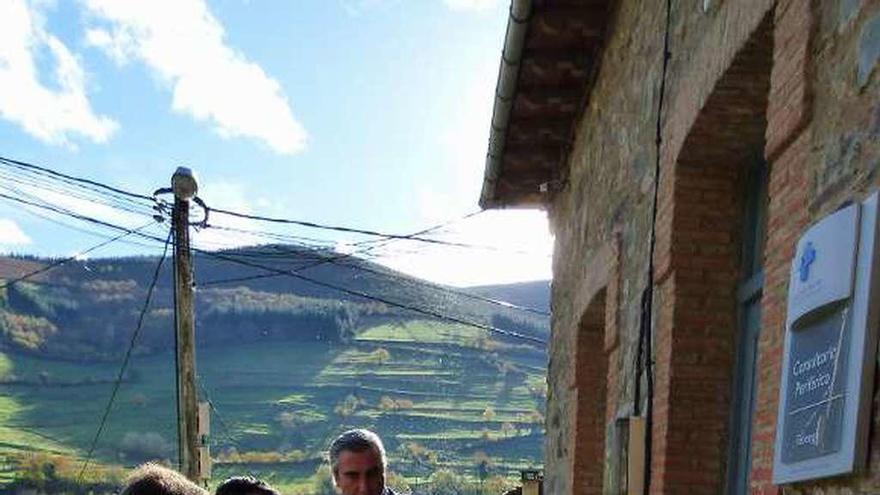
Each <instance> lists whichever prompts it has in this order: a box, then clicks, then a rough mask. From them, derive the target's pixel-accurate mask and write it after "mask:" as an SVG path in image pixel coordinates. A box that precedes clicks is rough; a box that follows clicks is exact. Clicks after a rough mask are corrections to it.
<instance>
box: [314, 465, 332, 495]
mask: <svg viewBox="0 0 880 495" xmlns="http://www.w3.org/2000/svg"><path fill="white" fill-rule="evenodd" d="M312 487H313V488H314V492H313V493H314V495H336V484H335V483H334V482H333V474H332V473H331V472H330V466H329V465H327V464H321V465H320V466H318V469H317V470H316V471H315V475H314V476H312Z"/></svg>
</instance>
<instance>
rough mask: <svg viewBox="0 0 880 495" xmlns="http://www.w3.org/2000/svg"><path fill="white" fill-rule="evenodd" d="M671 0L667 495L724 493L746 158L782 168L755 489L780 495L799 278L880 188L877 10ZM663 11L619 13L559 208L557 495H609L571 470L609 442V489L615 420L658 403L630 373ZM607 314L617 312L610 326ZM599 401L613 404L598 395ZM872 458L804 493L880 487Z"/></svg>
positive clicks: (765, 320)
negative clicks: (781, 421)
mask: <svg viewBox="0 0 880 495" xmlns="http://www.w3.org/2000/svg"><path fill="white" fill-rule="evenodd" d="M672 3H673V4H674V8H673V10H672V12H671V18H670V25H671V31H670V34H671V37H670V51H671V55H672V56H671V59H670V61H669V66H668V71H667V75H666V85H667V86H666V92H665V109H664V113H663V118H662V120H661V122H662V136H663V141H662V147H661V152H660V156H661V160H660V186H659V210H658V215H657V245H656V249H655V252H654V263H655V272H654V287H653V290H654V298H655V304H654V310H655V312H654V315H653V321H654V335H653V340H654V354H653V357H654V359H655V362H656V370H655V371H656V376H655V380H656V381H655V390H654V392H655V395H654V403H653V405H654V425H653V437H652V439H653V441H652V456H651V457H652V483H651V492H652V493H707V494H709V493H713V494H714V493H722V492H723V490H724V478H725V474H726V464H727V462H726V459H725V453H726V448H727V441H728V439H727V431H726V428H727V423H726V420H727V418H726V414H727V410H728V409H729V404H728V401H729V396H730V373H731V367H732V364H731V363H732V358H731V356H732V352H733V346H734V345H735V339H734V335H733V334H734V332H735V323H734V322H735V306H734V302H733V296H732V293H731V291H732V290H733V287H734V286H735V285H734V284H735V276H736V266H737V261H738V258H737V256H738V249H739V244H738V242H739V240H738V218H739V216H738V215H739V214H738V211H739V210H738V208H739V204H738V203H737V198H738V196H737V191H739V190H740V188H741V186H740V184H741V179H742V170H744V168H745V167H746V166H747V162H748V160H754V159H760V156H761V155H763V157H764V159H765V160H766V161H767V163H768V164H769V166H770V179H769V183H770V184H769V195H770V203H769V209H768V210H769V211H768V216H769V220H768V229H769V233H768V237H767V248H766V251H765V259H764V272H765V285H764V293H763V298H762V303H761V304H762V330H761V340H760V343H759V347H760V351H759V356H758V380H757V381H758V383H757V387H758V389H757V404H756V411H755V422H754V429H753V432H752V434H753V440H752V459H753V461H752V471H751V480H750V486H751V490H752V492H753V493H779V492H780V488H779V487H775V486H773V485H772V482H771V478H772V462H773V440H774V435H775V421H776V412H777V401H778V383H779V376H780V370H779V362H780V357H781V345H782V337H783V324H784V320H785V298H786V291H787V287H786V284H787V281H788V266H789V263H790V261H791V258H792V256H793V254H794V242H795V239H797V237H799V236H800V234H801V232H802V231H803V229H804V228H805V227H806V226H807V225H809V224H810V223H811V222H813V221H814V220H816V219H818V218H819V217H820V216H822V215H824V214H826V213H827V212H829V211H833V210H834V209H835V208H837V207H838V206H839V205H840V204H841V203H842V202H843V201H846V200H851V199H853V200H854V199H860V198H861V197H864V195H865V194H866V193H867V192H868V191H870V190H873V189H874V188H876V187H878V185H880V174H878V173H877V172H878V170H880V139H878V138H880V70H877V69H876V67H875V66H876V65H877V64H878V58H880V2H878V1H869V0H861V1H860V0H841V1H839V2H818V1H810V0H779V1H778V2H771V1H769V0H725V1H720V0H713V1H708V2H703V1H702V0H701V1H693V2H672ZM704 5H706V6H707V8H706V9H704V8H703V6H704ZM665 16H666V11H665V2H661V1H658V2H641V1H637V0H629V1H627V0H622V1H621V2H619V5H618V7H617V8H616V11H615V13H614V16H613V17H612V20H611V23H610V25H609V27H608V29H609V31H608V36H607V41H606V46H605V48H604V53H603V56H602V62H601V68H600V70H599V72H598V74H597V78H596V81H595V83H594V86H593V88H592V90H591V93H590V97H589V101H588V104H587V106H586V108H585V110H584V112H583V116H582V118H581V120H580V121H579V123H578V127H577V132H576V139H575V143H574V145H573V148H572V152H571V155H570V158H569V169H568V170H567V173H566V177H567V181H566V186H565V188H564V189H563V190H562V191H561V192H559V193H558V194H557V195H556V196H555V197H554V198H553V201H552V203H551V204H550V206H549V209H550V219H551V224H552V228H553V231H554V234H555V235H556V248H555V255H554V282H553V338H552V341H551V351H550V366H549V374H548V382H549V387H548V391H549V395H548V409H547V436H546V445H545V447H546V448H545V455H546V459H545V488H546V489H547V493H559V494H563V493H599V491H598V488H597V487H596V483H595V480H596V476H598V475H597V474H596V473H595V472H592V471H591V472H590V473H581V474H577V473H575V470H576V469H577V471H578V472H580V468H579V466H582V465H585V464H584V456H587V455H589V456H590V457H593V456H595V455H596V454H595V453H593V452H592V451H591V450H590V449H593V448H594V447H595V446H597V445H599V446H601V447H602V448H604V449H605V456H604V457H605V462H604V465H603V466H602V473H603V476H604V486H605V490H606V492H607V491H608V490H609V487H611V486H613V485H614V484H615V483H616V480H615V478H614V473H617V472H619V471H620V468H621V466H620V463H621V461H622V459H621V458H620V456H619V455H617V454H619V452H617V451H616V450H615V449H617V448H618V447H617V446H616V442H615V441H613V440H614V439H615V438H616V435H617V432H616V431H615V421H614V419H615V418H617V417H623V416H627V415H629V414H632V412H633V411H634V410H636V409H639V410H642V411H644V409H645V405H646V404H645V403H644V400H645V397H644V393H642V397H641V401H640V403H638V404H637V403H636V401H635V397H634V390H635V376H634V375H635V366H634V363H635V355H636V351H637V343H638V336H639V321H640V298H641V292H642V290H643V289H644V287H645V284H646V283H647V269H648V256H649V246H650V235H651V225H652V216H653V215H652V214H653V209H652V206H653V193H654V167H655V161H656V157H657V147H656V143H655V133H656V127H655V126H656V120H657V107H658V100H659V89H660V78H661V72H662V42H663V34H664V28H665V20H666V17H665ZM755 150H757V155H758V156H757V157H755V156H753V155H751V154H752V153H754V152H755ZM600 300H601V301H602V302H601V303H598V304H597V301H600ZM597 308H603V309H604V311H605V315H604V318H597V317H596V315H595V312H596V311H597ZM587 321H588V322H591V323H590V324H589V325H585V322H587ZM596 322H604V328H597V323H596ZM584 332H592V333H591V334H589V335H584ZM600 334H601V335H602V336H603V338H599V337H598V335H600ZM590 356H594V357H595V362H593V361H591V360H590ZM585 363H586V364H585ZM596 363H604V365H605V366H606V368H605V370H604V373H605V375H606V383H605V384H604V386H601V387H600V386H595V387H590V386H589V384H590V383H591V381H595V380H596V379H597V378H596V376H597V373H598V372H597V370H600V369H601V367H600V366H597V365H596ZM713 370H714V371H713ZM579 377H580V378H579ZM641 385H642V390H643V391H644V382H642V384H641ZM603 388H604V389H605V397H594V398H592V399H591V398H590V397H589V393H590V391H591V390H595V391H601V390H602V389H603ZM875 390H876V387H875ZM585 394H587V395H585ZM713 399H714V401H713ZM591 400H592V401H591ZM877 401H880V398H878V399H877V400H875V409H874V411H875V421H874V423H875V425H878V426H880V424H878V423H880V419H877V418H878V416H880V414H877V413H876V410H877V407H876V406H877V404H876V402H877ZM600 407H601V408H604V409H605V410H606V418H605V424H604V438H602V434H601V428H596V427H595V424H594V423H592V422H590V421H587V420H583V419H582V418H580V416H579V411H580V412H584V411H594V412H593V413H591V416H590V418H594V417H596V415H595V410H596V408H600ZM579 418H580V419H579ZM578 425H582V426H581V427H580V428H579V427H578ZM875 430H876V427H875ZM872 435H874V433H872ZM695 447H699V448H695ZM579 449H580V450H579ZM578 452H580V455H578ZM870 455H871V469H869V470H868V472H867V473H865V474H862V475H858V476H852V477H848V478H838V479H834V480H829V481H824V482H821V483H814V484H799V485H796V486H792V487H789V488H788V492H790V493H837V492H838V491H840V490H844V489H848V490H850V491H849V492H846V493H851V492H854V493H876V492H878V491H880V474H878V473H880V440H878V439H876V437H875V438H872V441H871V452H870ZM596 460H597V459H588V460H587V461H586V462H595V461H596Z"/></svg>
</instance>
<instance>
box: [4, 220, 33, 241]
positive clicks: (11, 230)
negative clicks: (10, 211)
mask: <svg viewBox="0 0 880 495" xmlns="http://www.w3.org/2000/svg"><path fill="white" fill-rule="evenodd" d="M30 243H31V238H30V237H28V235H27V234H25V233H24V231H23V230H21V227H19V226H18V224H17V223H15V222H13V221H12V220H10V219H8V218H0V245H5V246H10V245H24V244H30Z"/></svg>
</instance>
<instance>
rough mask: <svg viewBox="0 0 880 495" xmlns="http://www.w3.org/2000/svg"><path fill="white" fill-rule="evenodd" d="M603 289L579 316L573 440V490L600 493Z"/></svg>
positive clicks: (604, 392)
mask: <svg viewBox="0 0 880 495" xmlns="http://www.w3.org/2000/svg"><path fill="white" fill-rule="evenodd" d="M606 293H607V290H606V288H605V287H603V288H602V289H601V290H600V291H599V292H598V293H596V295H595V296H594V297H593V299H592V301H590V304H589V305H588V306H587V309H586V311H584V314H583V316H582V318H581V321H580V324H579V325H578V329H577V337H576V340H575V376H574V378H575V384H574V387H575V389H574V396H575V407H574V411H575V414H574V420H573V421H572V424H573V426H574V442H573V444H572V447H573V456H572V470H571V473H572V493H573V494H574V495H582V494H583V495H587V494H599V493H602V483H603V478H604V461H605V428H606V422H605V417H606V411H607V400H608V397H607V395H608V394H607V392H608V383H607V376H608V356H607V355H606V354H605V353H604V352H602V349H603V348H604V344H605V322H606V318H605V312H606V307H607V304H606Z"/></svg>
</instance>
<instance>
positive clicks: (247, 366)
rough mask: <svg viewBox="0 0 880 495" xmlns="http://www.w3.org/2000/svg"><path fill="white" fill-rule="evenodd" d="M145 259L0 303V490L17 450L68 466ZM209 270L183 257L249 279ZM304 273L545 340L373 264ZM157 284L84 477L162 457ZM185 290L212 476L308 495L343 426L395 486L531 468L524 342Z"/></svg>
mask: <svg viewBox="0 0 880 495" xmlns="http://www.w3.org/2000/svg"><path fill="white" fill-rule="evenodd" d="M261 249H269V248H261ZM273 249H274V248H273ZM264 253H265V251H261V253H260V254H261V255H262V254H264ZM28 261H29V262H30V263H33V261H34V260H28ZM37 261H38V262H39V261H40V260H37ZM155 261H156V260H154V259H149V258H137V259H122V260H96V261H88V262H85V263H82V262H77V263H72V264H70V265H67V266H64V267H62V268H60V269H58V270H53V271H52V272H49V276H46V277H43V278H41V279H39V280H37V281H36V282H35V283H30V284H28V283H22V284H16V285H14V286H11V287H9V288H8V289H7V291H6V292H5V293H4V294H2V299H0V327H2V328H0V329H2V340H0V345H2V352H3V353H2V354H0V438H2V441H0V457H2V459H0V461H4V462H0V466H2V467H3V468H5V471H3V472H0V483H2V482H4V481H5V482H11V481H12V480H14V479H16V478H20V477H21V471H22V469H23V468H22V459H27V458H28V455H27V454H25V453H27V452H34V451H39V452H53V453H59V454H64V455H66V456H69V457H71V458H82V456H84V454H85V452H86V451H87V450H88V448H89V445H90V443H91V440H92V437H93V435H94V433H95V431H96V429H97V427H98V422H99V420H100V417H101V413H102V412H103V410H104V406H105V404H106V401H107V399H108V397H109V395H110V391H111V388H112V382H113V379H114V378H115V376H116V373H118V369H119V362H120V360H121V356H122V354H123V352H124V350H125V348H126V346H127V341H128V339H129V338H130V335H131V331H132V329H133V326H134V321H135V318H136V313H137V309H138V307H139V305H140V304H141V303H142V300H143V296H144V294H145V286H146V284H147V283H148V281H149V280H148V279H149V277H150V275H151V271H152V269H153V268H154V266H155ZM264 262H265V260H262V261H261V263H264ZM274 262H275V263H277V264H278V265H277V266H295V265H296V263H303V262H304V261H303V260H301V259H300V260H297V259H293V258H285V259H281V260H278V261H274ZM357 263H366V262H363V261H360V260H357ZM0 264H2V263H0ZM28 266H31V267H32V264H29V265H28ZM7 267H8V265H7ZM225 268H228V265H223V264H220V263H215V261H214V260H207V259H201V260H197V271H196V273H197V280H220V279H224V278H242V277H247V276H251V275H254V274H255V271H254V270H251V271H247V270H239V269H238V268H237V267H233V269H232V270H226V269H225ZM316 268H317V267H316ZM320 268H323V269H324V271H323V272H306V271H304V272H303V273H307V274H308V275H309V276H311V277H315V278H319V277H323V278H322V280H325V281H332V283H333V284H337V285H344V286H346V287H357V288H358V290H362V291H364V292H369V293H370V294H374V295H381V297H383V298H385V299H388V300H393V301H395V302H402V303H405V304H407V305H412V306H416V307H419V308H432V309H433V310H438V311H439V310H442V312H443V313H444V314H454V315H455V316H456V317H461V318H464V319H467V320H469V321H475V322H479V323H483V324H490V325H496V326H499V327H502V326H503V327H504V328H506V329H510V330H515V331H520V332H523V333H528V334H529V335H532V336H542V337H546V332H547V327H546V325H547V321H546V318H543V317H540V316H537V315H534V314H530V313H522V312H517V311H514V310H511V309H506V308H502V307H499V306H496V305H491V304H486V303H484V302H481V301H477V300H474V299H470V298H467V297H461V296H458V295H455V294H453V293H450V292H448V291H446V292H444V291H441V290H437V289H435V288H431V287H429V286H425V285H424V284H423V283H421V282H419V281H417V280H414V279H409V278H403V277H401V276H400V275H399V274H394V273H393V272H388V270H386V269H384V268H381V267H377V266H376V265H369V266H368V268H370V269H371V270H374V271H375V272H376V273H367V274H366V275H365V272H363V271H360V270H357V269H356V268H352V267H346V266H338V265H329V266H322V267H320ZM7 271H8V269H7ZM355 274H357V276H355ZM386 274H387V275H386ZM13 275H14V274H9V275H8V276H13ZM160 280H162V282H160V284H159V285H158V290H157V294H156V300H155V304H153V306H152V310H151V312H150V313H149V318H148V322H147V325H146V326H145V328H144V332H143V335H142V336H141V338H139V345H138V347H137V348H136V355H135V358H134V359H133V361H132V363H131V365H130V368H129V371H128V373H127V374H126V377H125V380H124V382H123V384H122V386H121V388H120V393H119V396H118V397H117V400H116V401H115V404H114V408H113V409H112V410H111V413H110V416H109V419H108V422H107V427H106V429H105V431H104V433H103V434H102V436H101V441H100V443H99V444H98V448H97V451H96V458H97V461H98V463H99V465H102V466H103V465H112V464H122V465H133V464H136V463H138V462H141V461H143V460H146V459H151V458H165V459H169V460H171V461H173V460H174V459H175V457H176V431H175V422H174V419H175V418H174V415H175V406H174V394H175V387H174V378H173V369H174V357H173V354H172V353H171V349H172V345H173V340H172V335H173V333H172V315H171V313H170V303H171V294H170V287H169V283H168V282H169V281H170V274H169V273H163V277H162V279H160ZM545 285H546V284H545ZM483 290H484V291H485V288H484V289H483ZM197 294H198V300H197V307H198V310H197V335H198V350H197V359H198V365H197V368H198V373H199V375H200V382H201V383H200V386H201V388H202V395H203V397H202V398H203V399H210V400H211V401H212V403H213V405H214V407H215V409H214V411H213V413H212V435H211V439H210V445H211V449H212V457H214V460H215V466H214V479H215V480H217V479H222V478H223V477H224V476H227V475H231V474H240V473H253V474H256V475H259V476H262V477H266V478H269V479H271V480H272V481H274V483H276V484H278V485H280V486H283V487H286V488H287V490H288V492H290V493H308V491H309V490H310V489H311V486H312V481H311V478H312V476H313V475H314V473H315V471H316V470H317V469H318V468H319V466H320V465H321V458H322V453H323V451H324V450H325V449H326V446H327V443H328V442H329V440H330V439H331V438H332V437H333V435H335V434H336V433H338V432H340V431H342V430H344V429H346V428H349V427H369V428H374V429H375V430H376V431H378V432H379V433H380V434H382V436H383V438H384V439H385V440H386V442H387V447H388V450H389V453H390V459H391V468H392V469H393V470H394V471H395V472H396V473H399V474H400V475H402V477H403V479H404V480H405V482H407V483H409V484H419V483H424V482H426V481H427V480H429V479H430V476H431V475H432V473H435V472H437V471H439V470H443V469H450V470H452V471H453V472H455V473H457V474H459V475H461V476H464V477H467V478H471V479H475V478H476V476H477V473H478V471H477V467H478V465H479V463H480V462H481V461H483V460H486V459H488V461H489V463H488V464H489V466H490V467H489V471H490V474H497V475H511V474H513V473H515V472H516V470H517V469H520V468H523V467H527V466H535V465H539V464H540V462H541V458H542V455H541V446H542V443H543V440H542V432H541V425H542V424H543V416H542V414H543V402H544V396H545V386H544V383H545V379H544V373H545V367H546V362H545V359H546V355H545V351H544V350H543V349H542V348H541V347H540V346H538V345H535V344H532V343H527V342H526V343H524V342H521V341H516V340H514V339H501V338H499V337H497V336H496V335H495V334H492V333H490V332H487V331H485V330H481V329H478V328H474V327H470V326H465V325H461V324H456V323H451V322H448V321H442V320H438V319H436V318H428V317H425V316H424V315H418V314H414V313H412V312H409V311H405V310H402V309H400V308H395V307H393V306H389V305H386V304H382V303H378V302H376V301H369V300H364V299H361V298H357V297H350V296H345V297H339V296H338V295H337V296H336V297H329V293H328V291H327V290H326V289H324V288H314V287H309V284H307V283H305V282H303V281H298V280H294V279H291V278H290V277H270V278H264V279H254V280H249V281H242V282H235V283H233V284H229V285H224V286H221V285H217V286H211V285H206V286H204V287H199V289H198V292H197ZM483 294H484V295H487V294H489V293H487V292H483ZM487 297H493V295H487ZM496 297H497V296H496ZM538 302H539V303H540V301H538ZM545 304H546V303H545ZM74 464H76V465H75V467H79V463H78V461H77V462H75V463H74Z"/></svg>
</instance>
